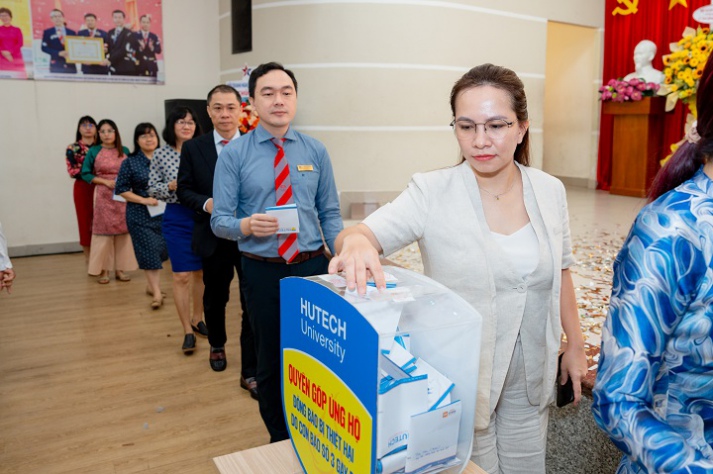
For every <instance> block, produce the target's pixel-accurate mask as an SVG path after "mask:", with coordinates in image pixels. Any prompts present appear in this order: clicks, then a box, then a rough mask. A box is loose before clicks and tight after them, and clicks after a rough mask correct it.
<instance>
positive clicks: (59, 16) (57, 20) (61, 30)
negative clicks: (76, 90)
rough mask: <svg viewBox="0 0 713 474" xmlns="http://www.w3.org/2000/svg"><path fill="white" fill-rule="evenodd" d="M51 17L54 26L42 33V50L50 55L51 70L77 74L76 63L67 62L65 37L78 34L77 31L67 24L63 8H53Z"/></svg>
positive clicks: (59, 72) (57, 72)
mask: <svg viewBox="0 0 713 474" xmlns="http://www.w3.org/2000/svg"><path fill="white" fill-rule="evenodd" d="M50 18H51V19H52V23H54V26H53V27H52V28H47V29H46V30H45V31H44V32H43V33H42V51H44V52H45V53H47V54H49V55H50V72H51V73H56V74H76V73H77V68H76V67H75V66H74V64H67V51H65V49H64V40H65V38H66V37H67V36H74V35H76V32H75V31H74V30H70V29H69V28H67V27H66V26H65V24H64V13H62V10H57V9H54V10H52V11H51V12H50Z"/></svg>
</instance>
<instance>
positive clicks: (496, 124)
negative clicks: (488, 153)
mask: <svg viewBox="0 0 713 474" xmlns="http://www.w3.org/2000/svg"><path fill="white" fill-rule="evenodd" d="M514 123H515V122H514V121H513V122H507V121H505V120H502V119H493V120H488V121H487V122H485V123H475V122H473V121H472V120H467V119H458V120H454V121H452V122H451V127H453V131H454V132H455V134H456V136H457V137H458V138H462V139H469V138H475V135H476V133H477V130H478V125H482V126H483V129H484V130H485V134H486V135H487V136H488V137H490V138H492V139H493V140H499V139H501V138H503V137H505V135H507V133H508V129H509V128H510V127H512V126H513V124H514Z"/></svg>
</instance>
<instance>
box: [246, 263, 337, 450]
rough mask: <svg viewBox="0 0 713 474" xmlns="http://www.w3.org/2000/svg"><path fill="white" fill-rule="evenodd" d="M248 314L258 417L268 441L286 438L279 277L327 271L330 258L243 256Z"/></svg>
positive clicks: (303, 275) (301, 275) (300, 275)
mask: <svg viewBox="0 0 713 474" xmlns="http://www.w3.org/2000/svg"><path fill="white" fill-rule="evenodd" d="M242 262H243V274H244V275H245V294H246V298H247V302H248V314H250V323H251V324H252V327H253V333H254V334H255V347H256V349H257V386H258V401H259V403H260V416H262V421H263V422H264V423H265V427H266V428H267V431H268V432H269V433H270V442H271V443H275V442H277V441H282V440H283V439H287V438H288V437H289V436H288V434H287V425H286V424H285V413H284V411H283V409H282V394H281V392H280V379H281V375H280V374H281V372H280V280H281V279H283V278H286V277H292V276H298V277H306V276H312V275H321V274H324V273H327V267H328V265H329V260H327V258H326V257H324V256H319V257H316V258H313V259H311V260H307V261H306V262H302V263H297V264H294V265H287V264H283V263H268V262H260V261H257V260H252V259H249V258H247V257H243V259H242Z"/></svg>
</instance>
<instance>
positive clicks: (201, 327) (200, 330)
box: [191, 321, 208, 337]
mask: <svg viewBox="0 0 713 474" xmlns="http://www.w3.org/2000/svg"><path fill="white" fill-rule="evenodd" d="M191 328H192V329H193V332H194V333H196V334H198V335H199V336H203V337H208V326H206V325H205V323H204V322H203V321H198V324H197V325H196V326H194V325H192V324H191Z"/></svg>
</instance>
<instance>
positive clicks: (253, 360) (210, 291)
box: [203, 239, 257, 379]
mask: <svg viewBox="0 0 713 474" xmlns="http://www.w3.org/2000/svg"><path fill="white" fill-rule="evenodd" d="M233 269H235V270H237V271H238V279H239V280H240V309H241V311H242V316H241V319H242V321H241V327H240V360H241V361H242V369H241V372H240V373H241V375H242V376H243V377H245V378H246V379H247V378H250V377H255V373H256V370H257V353H256V352H255V338H254V337H253V331H252V327H251V325H250V318H249V316H248V309H247V305H246V304H245V278H244V277H243V269H242V267H241V265H240V252H239V251H238V245H237V244H236V243H235V242H232V241H230V240H225V239H220V240H219V241H218V246H217V247H216V249H215V252H213V255H211V256H210V257H206V258H203V283H204V284H205V291H204V293H203V312H204V313H205V323H206V326H208V342H209V343H210V345H211V347H223V346H224V345H225V341H226V340H227V339H228V338H227V336H226V334H225V306H226V305H227V304H228V300H229V299H230V283H231V282H232V281H233V276H234V273H233Z"/></svg>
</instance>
